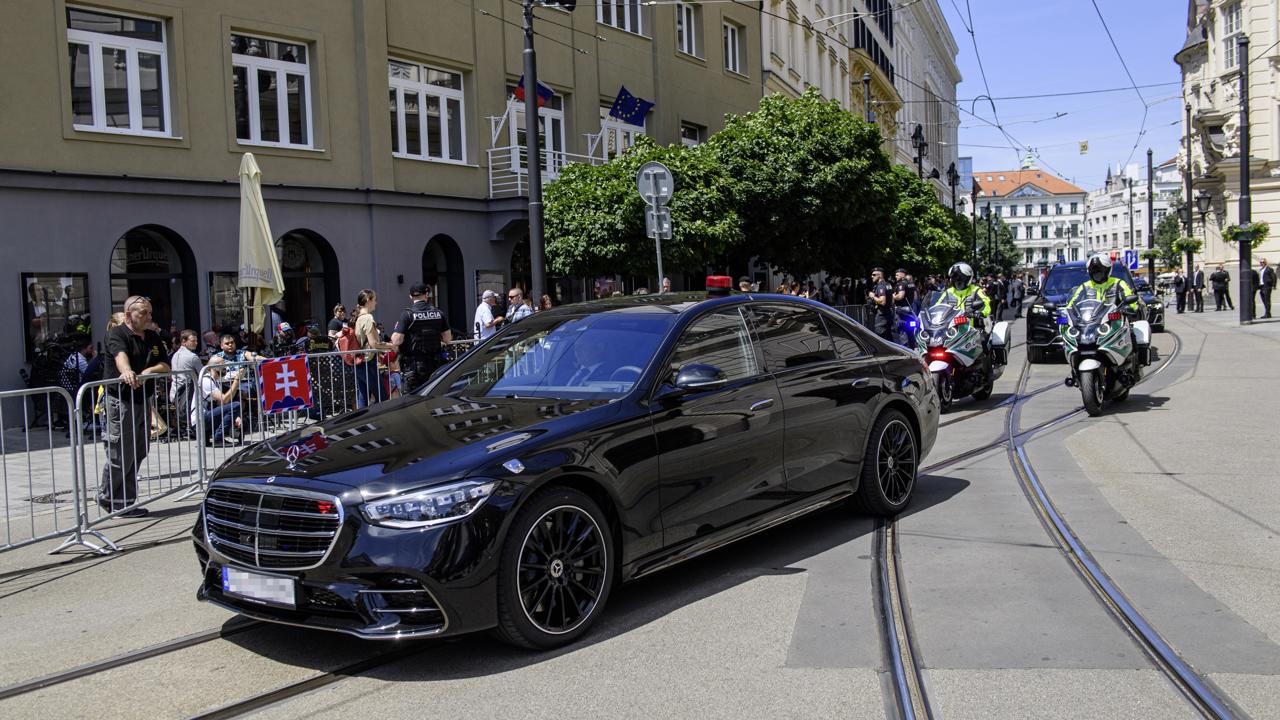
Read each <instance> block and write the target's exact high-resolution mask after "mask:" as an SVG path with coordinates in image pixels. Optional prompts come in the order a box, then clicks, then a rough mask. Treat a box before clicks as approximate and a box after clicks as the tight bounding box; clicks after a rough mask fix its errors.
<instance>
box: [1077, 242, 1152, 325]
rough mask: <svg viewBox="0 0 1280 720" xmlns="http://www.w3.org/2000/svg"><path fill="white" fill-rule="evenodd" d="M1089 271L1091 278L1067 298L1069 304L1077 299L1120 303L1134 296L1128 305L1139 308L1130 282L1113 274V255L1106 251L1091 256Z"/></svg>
mask: <svg viewBox="0 0 1280 720" xmlns="http://www.w3.org/2000/svg"><path fill="white" fill-rule="evenodd" d="M1085 269H1086V270H1087V271H1088V273H1089V279H1088V280H1086V281H1084V283H1082V284H1081V285H1080V287H1078V288H1076V290H1075V292H1073V293H1072V294H1071V299H1069V300H1067V306H1068V307H1070V306H1071V305H1074V304H1075V302H1076V300H1077V299H1081V300H1100V301H1102V302H1110V303H1114V304H1116V305H1120V304H1121V303H1120V301H1121V300H1123V299H1124V298H1125V297H1131V298H1133V299H1132V300H1131V301H1130V302H1129V303H1127V304H1126V307H1127V308H1128V309H1130V310H1132V311H1134V312H1137V310H1138V296H1137V293H1135V292H1134V291H1133V288H1131V287H1129V283H1127V282H1125V281H1123V280H1121V279H1120V278H1118V277H1112V276H1111V256H1110V255H1107V254H1106V253H1094V254H1093V255H1090V256H1089V262H1088V264H1087V265H1086V266H1085Z"/></svg>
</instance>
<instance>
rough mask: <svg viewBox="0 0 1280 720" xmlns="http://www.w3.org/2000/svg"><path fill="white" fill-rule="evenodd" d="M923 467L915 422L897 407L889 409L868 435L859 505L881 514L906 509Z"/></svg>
mask: <svg viewBox="0 0 1280 720" xmlns="http://www.w3.org/2000/svg"><path fill="white" fill-rule="evenodd" d="M919 470H920V451H919V445H918V443H917V440H916V435H915V432H914V431H913V430H912V429H911V423H910V422H908V421H907V417H906V416H905V415H903V414H902V413H901V412H899V411H897V410H887V411H885V412H884V413H883V414H882V415H880V417H879V418H877V419H876V423H875V425H873V426H872V428H871V434H870V436H868V438H867V450H866V453H865V454H864V455H863V458H862V475H861V477H860V478H859V481H858V491H857V495H856V498H857V505H858V507H859V509H861V510H863V511H865V512H866V513H868V514H870V515H875V516H878V517H892V516H894V515H897V514H898V513H900V512H902V510H903V509H904V508H906V507H907V505H908V504H909V503H910V502H911V495H912V494H913V492H914V491H915V486H916V479H917V473H918V472H919ZM885 471H889V472H888V474H887V477H886V472H885Z"/></svg>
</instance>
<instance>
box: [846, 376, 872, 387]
mask: <svg viewBox="0 0 1280 720" xmlns="http://www.w3.org/2000/svg"><path fill="white" fill-rule="evenodd" d="M850 384H851V385H853V387H855V388H864V387H867V386H868V385H870V384H871V378H858V379H857V380H854V381H853V382H852V383H850Z"/></svg>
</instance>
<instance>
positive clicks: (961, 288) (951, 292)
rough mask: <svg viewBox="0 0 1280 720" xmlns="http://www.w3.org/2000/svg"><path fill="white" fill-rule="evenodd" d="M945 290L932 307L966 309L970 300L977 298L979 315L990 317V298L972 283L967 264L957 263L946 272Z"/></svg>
mask: <svg viewBox="0 0 1280 720" xmlns="http://www.w3.org/2000/svg"><path fill="white" fill-rule="evenodd" d="M947 279H948V281H949V282H948V284H947V289H946V290H945V291H943V293H942V295H940V296H938V300H937V302H935V303H934V305H950V306H952V307H958V308H961V309H966V308H967V307H968V303H969V302H970V299H971V298H974V297H977V298H978V300H979V301H981V303H982V307H981V309H980V310H979V315H980V316H981V317H984V318H989V317H991V297H990V296H989V295H987V293H986V292H985V291H984V290H983V289H982V288H980V287H978V286H977V285H976V284H974V282H973V268H972V267H970V266H969V263H966V262H958V263H956V264H955V265H952V266H951V269H950V270H948V271H947Z"/></svg>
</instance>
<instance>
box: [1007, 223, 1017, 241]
mask: <svg viewBox="0 0 1280 720" xmlns="http://www.w3.org/2000/svg"><path fill="white" fill-rule="evenodd" d="M1009 232H1010V234H1011V237H1012V238H1013V239H1014V240H1017V239H1018V226H1017V225H1010V226H1009Z"/></svg>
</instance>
